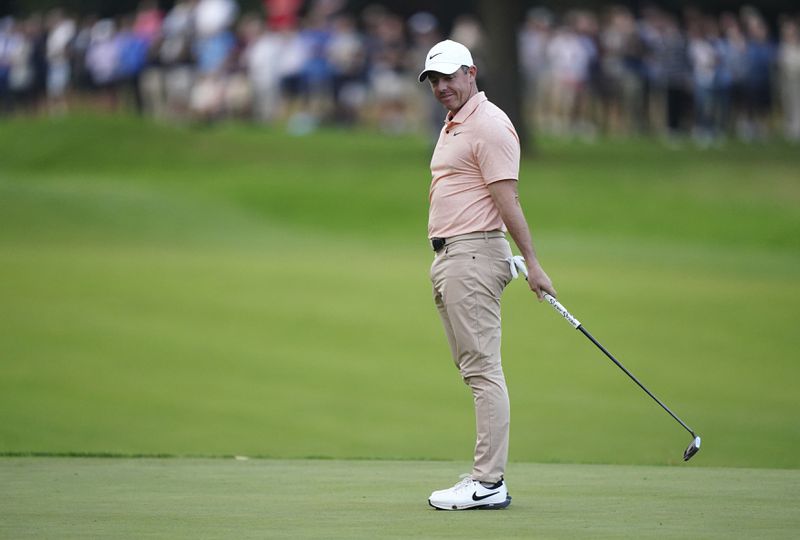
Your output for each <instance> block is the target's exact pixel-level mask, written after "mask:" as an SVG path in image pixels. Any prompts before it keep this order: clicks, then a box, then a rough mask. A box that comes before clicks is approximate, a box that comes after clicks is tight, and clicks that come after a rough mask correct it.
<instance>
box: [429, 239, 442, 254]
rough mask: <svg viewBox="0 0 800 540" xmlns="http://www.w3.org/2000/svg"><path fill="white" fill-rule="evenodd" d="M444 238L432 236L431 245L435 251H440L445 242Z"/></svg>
mask: <svg viewBox="0 0 800 540" xmlns="http://www.w3.org/2000/svg"><path fill="white" fill-rule="evenodd" d="M444 240H445V239H444V238H431V246H432V247H433V251H440V250H441V249H442V248H443V247H444V244H445V241H444Z"/></svg>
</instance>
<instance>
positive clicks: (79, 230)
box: [0, 116, 800, 540]
mask: <svg viewBox="0 0 800 540" xmlns="http://www.w3.org/2000/svg"><path fill="white" fill-rule="evenodd" d="M429 156H430V148H429V147H428V146H427V144H426V143H425V141H422V140H420V139H416V138H412V137H407V138H383V137H379V136H375V135H374V134H372V133H340V132H332V131H326V132H320V133H316V134H314V135H312V136H309V137H305V138H287V137H286V136H285V135H284V134H283V133H280V132H279V131H276V130H267V129H263V128H259V127H251V126H242V125H221V126H216V127H213V128H210V129H192V128H181V127H168V126H162V125H158V124H153V123H149V122H143V121H140V120H138V119H133V118H125V117H116V118H108V117H91V116H86V117H68V118H63V119H59V120H31V119H12V120H4V121H3V122H2V123H0V456H1V457H0V501H2V503H0V538H9V539H11V538H13V539H15V540H16V539H21V538H87V537H102V538H142V537H148V538H264V537H269V538H303V539H306V538H348V539H357V538H364V539H374V538H380V537H383V538H408V537H415V538H451V537H452V538H463V537H464V536H467V535H478V536H480V535H483V536H489V535H493V536H499V537H503V538H531V537H547V538H581V537H591V538H623V537H634V538H643V537H659V538H678V537H680V538H685V537H687V536H698V537H702V538H752V537H756V536H757V537H768V538H793V537H796V532H797V528H798V526H799V525H800V522H798V515H797V512H796V508H797V506H798V503H800V490H798V486H800V482H799V481H798V480H800V479H799V478H798V471H797V469H798V467H800V457H799V456H800V453H798V451H797V450H798V448H800V420H798V415H797V411H798V405H800V397H798V396H800V392H798V386H797V380H798V374H800V367H798V364H797V362H796V358H797V353H796V351H797V350H798V345H800V337H798V333H797V331H796V329H795V326H796V320H797V315H798V307H799V306H800V282H798V275H799V274H800V272H799V271H800V249H798V248H800V234H798V233H800V175H798V171H800V153H798V152H797V148H796V147H790V146H784V145H781V144H771V145H762V146H740V145H737V144H730V145H728V146H726V147H725V148H721V149H711V150H707V151H699V150H695V149H692V148H683V149H679V150H667V149H665V148H663V147H661V146H660V145H658V144H657V143H655V142H652V141H603V142H600V143H598V144H596V145H591V146H585V145H581V144H577V143H565V142H555V141H542V142H541V145H540V152H539V154H538V155H537V156H535V157H532V158H527V159H526V160H525V161H524V162H523V164H522V180H521V183H520V190H521V197H522V199H523V205H524V207H525V209H526V213H527V216H528V219H529V222H530V224H531V226H532V228H533V232H534V236H535V239H536V244H537V247H538V250H539V252H540V256H541V259H542V262H543V264H544V266H545V268H546V269H547V270H548V272H549V273H550V275H551V276H552V278H553V280H554V282H555V285H556V287H557V288H558V290H559V293H560V294H559V298H560V300H561V301H562V302H563V303H564V304H565V305H566V306H567V307H568V308H569V309H570V310H571V311H572V312H573V313H574V314H575V315H576V316H577V317H578V318H579V319H580V320H582V321H583V322H584V323H585V325H586V327H587V328H588V329H589V330H590V331H591V332H592V333H593V334H594V335H595V336H596V337H598V338H599V339H600V341H601V342H602V343H603V344H604V345H606V346H607V347H608V348H609V349H610V350H611V351H612V352H613V353H614V354H615V355H616V356H617V357H618V358H619V359H621V360H622V361H623V363H625V365H626V366H627V367H629V368H630V369H631V370H632V371H633V372H634V373H635V374H636V375H637V376H638V377H639V378H641V379H642V380H643V381H644V383H645V384H646V385H647V386H648V387H650V388H651V389H652V390H653V391H654V392H655V393H656V394H657V395H659V396H660V397H661V398H663V399H664V401H666V402H667V404H668V405H669V406H670V407H671V408H672V409H673V410H675V411H676V412H677V413H678V414H679V415H680V416H681V417H682V418H683V419H684V420H685V421H686V422H687V423H689V425H691V426H693V427H694V428H695V429H696V430H697V431H698V432H699V433H700V434H701V435H702V437H703V449H702V451H701V452H700V454H698V455H697V456H696V457H695V458H693V460H692V461H691V462H690V463H688V464H686V465H681V466H680V467H664V466H663V465H668V464H677V463H680V459H681V455H682V451H683V449H684V448H685V446H686V445H687V444H688V442H689V436H688V435H687V434H686V433H685V432H684V431H683V430H682V429H681V428H680V427H679V426H677V424H675V423H674V422H673V421H672V419H670V418H669V417H668V416H667V415H666V414H665V413H664V412H663V411H661V410H659V408H658V406H657V405H655V404H654V403H652V402H651V401H650V400H649V398H647V397H646V396H645V395H644V394H643V393H642V392H641V391H640V390H639V389H638V388H636V387H635V385H633V383H631V381H629V380H627V378H626V377H625V376H624V375H623V374H622V373H620V372H619V370H617V369H616V368H615V367H614V366H613V365H612V364H611V363H610V362H609V361H608V360H607V359H606V358H605V357H604V356H602V354H601V353H600V352H599V351H597V350H596V349H595V348H594V346H592V345H591V344H590V343H589V342H588V341H587V340H586V339H584V338H583V337H582V336H581V335H580V334H579V333H576V332H575V331H574V330H572V329H571V328H570V327H569V326H568V325H567V324H565V323H564V322H563V321H562V320H561V318H560V317H559V316H558V315H557V314H555V313H554V312H553V311H552V310H551V309H550V308H549V307H548V306H546V305H542V304H538V303H536V302H535V301H534V300H533V298H532V297H531V295H530V293H529V292H527V291H526V288H525V287H524V286H523V285H522V284H521V283H513V284H512V285H511V286H510V287H509V288H508V289H507V291H506V293H505V296H504V305H503V310H504V313H503V316H504V345H503V347H504V348H503V352H504V366H505V371H506V374H507V377H508V381H509V387H510V392H511V400H512V416H513V422H512V435H511V437H512V440H511V456H510V457H511V462H510V464H509V468H508V471H507V472H508V478H509V487H510V491H511V494H512V495H513V497H514V503H513V504H512V506H511V507H510V508H509V509H508V510H507V511H504V512H467V513H444V512H433V511H432V510H430V509H429V508H428V507H427V506H426V504H425V496H426V495H427V494H428V493H429V492H430V491H431V490H432V489H439V488H442V487H444V486H446V485H450V484H452V482H453V481H454V480H455V478H456V476H457V475H458V474H459V473H461V472H464V471H467V470H469V460H470V459H471V448H472V445H473V437H474V435H473V429H474V428H473V418H472V407H471V397H470V395H469V391H468V389H467V388H466V386H464V385H463V384H461V382H460V380H459V378H458V375H457V372H456V370H455V369H454V367H453V366H452V363H451V360H450V359H449V353H448V350H447V345H446V343H445V339H444V336H443V332H442V331H441V328H440V323H439V320H438V317H437V315H436V313H435V309H434V307H433V305H432V301H431V298H430V285H429V283H428V278H427V273H428V267H429V264H430V261H431V253H430V251H429V248H428V247H427V245H426V242H425V224H426V211H427V188H428V183H429V175H428V172H427V163H428V160H429ZM234 455H236V456H251V457H252V456H260V457H267V458H270V459H246V460H243V459H239V460H233V459H223V458H222V456H234ZM43 456H49V457H43ZM70 456H94V457H92V458H86V457H83V458H78V457H70ZM98 456H106V457H98ZM125 456H127V457H125ZM132 456H150V457H151V459H131V457H132ZM153 456H162V458H155V457H153ZM163 456H182V459H169V458H166V459H164V458H163ZM190 456H194V457H190ZM111 457H114V459H111ZM199 457H203V458H202V459H200V458H199ZM307 458H333V459H307ZM588 464H593V465H588Z"/></svg>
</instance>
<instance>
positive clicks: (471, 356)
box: [431, 233, 511, 482]
mask: <svg viewBox="0 0 800 540" xmlns="http://www.w3.org/2000/svg"><path fill="white" fill-rule="evenodd" d="M481 235H482V236H481ZM490 235H494V236H495V237H493V238H492V237H489V236H490ZM476 236H477V237H478V238H475V237H476ZM463 237H467V238H468V239H461V238H463ZM451 242H452V243H448V245H446V246H445V247H444V248H443V249H441V250H440V251H439V252H437V253H436V258H435V259H434V261H433V264H432V266H431V282H432V284H433V298H434V301H435V302H436V307H437V308H438V310H439V315H440V316H441V319H442V323H443V324H444V330H445V333H446V334H447V341H448V343H449V344H450V350H451V352H452V355H453V361H454V362H455V364H456V367H457V368H458V370H459V372H460V373H461V377H462V378H463V379H464V382H465V383H466V384H467V385H468V386H469V387H470V389H471V390H472V397H473V401H474V403H475V427H476V432H477V437H476V442H475V460H474V464H473V470H472V477H473V478H475V479H476V480H479V481H482V482H497V481H498V480H500V478H501V477H502V476H503V474H504V472H505V467H506V462H507V461H508V429H509V418H510V414H509V402H508V390H507V388H506V380H505V376H504V375H503V366H502V364H501V361H500V296H501V295H502V293H503V289H505V287H506V285H508V283H509V281H511V270H510V269H509V264H508V261H507V260H506V259H507V258H508V257H511V247H510V246H509V244H508V241H507V240H506V239H505V237H502V236H500V237H497V233H473V234H470V235H463V236H460V237H455V239H451Z"/></svg>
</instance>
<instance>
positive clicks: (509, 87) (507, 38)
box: [477, 0, 533, 151]
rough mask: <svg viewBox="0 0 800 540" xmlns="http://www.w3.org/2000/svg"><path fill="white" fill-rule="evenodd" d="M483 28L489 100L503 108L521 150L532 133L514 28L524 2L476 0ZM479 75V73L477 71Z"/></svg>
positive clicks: (515, 29) (516, 29)
mask: <svg viewBox="0 0 800 540" xmlns="http://www.w3.org/2000/svg"><path fill="white" fill-rule="evenodd" d="M477 3H478V13H479V14H480V17H481V20H482V22H483V26H484V29H485V31H486V42H487V53H488V65H487V66H485V68H486V69H485V70H486V71H488V75H489V77H488V86H489V88H490V89H491V99H492V101H493V102H494V103H495V104H496V105H497V106H498V107H500V108H501V109H503V110H504V111H505V113H506V114H507V115H508V117H509V118H510V119H511V122H513V124H514V126H515V127H516V128H517V133H518V134H519V138H520V145H521V146H522V150H523V151H526V150H529V149H530V146H531V145H530V141H531V140H532V139H533V137H532V134H531V133H530V132H529V131H528V126H527V122H525V115H524V114H522V83H521V81H520V72H519V54H518V45H517V31H518V29H519V24H520V21H522V17H523V15H524V13H525V6H524V2H522V1H512V0H508V1H505V2H497V1H496V0H477ZM479 76H480V73H479Z"/></svg>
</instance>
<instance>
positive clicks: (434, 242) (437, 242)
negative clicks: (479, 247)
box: [431, 231, 506, 252]
mask: <svg viewBox="0 0 800 540" xmlns="http://www.w3.org/2000/svg"><path fill="white" fill-rule="evenodd" d="M505 237H506V235H505V233H504V232H503V231H482V232H473V233H466V234H457V235H456V236H451V237H450V238H440V237H434V238H431V247H432V248H433V251H436V252H438V251H441V250H442V249H443V248H444V247H445V246H449V245H450V244H452V243H455V242H460V241H462V240H481V239H483V240H488V239H489V238H505Z"/></svg>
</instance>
